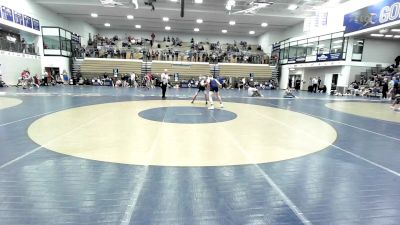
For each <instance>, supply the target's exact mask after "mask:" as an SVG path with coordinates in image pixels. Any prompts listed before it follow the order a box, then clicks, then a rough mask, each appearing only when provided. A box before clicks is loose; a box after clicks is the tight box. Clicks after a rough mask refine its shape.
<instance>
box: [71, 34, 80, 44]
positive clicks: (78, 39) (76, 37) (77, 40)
mask: <svg viewBox="0 0 400 225" xmlns="http://www.w3.org/2000/svg"><path fill="white" fill-rule="evenodd" d="M71 40H72V41H74V42H76V43H81V37H80V36H79V35H77V34H71Z"/></svg>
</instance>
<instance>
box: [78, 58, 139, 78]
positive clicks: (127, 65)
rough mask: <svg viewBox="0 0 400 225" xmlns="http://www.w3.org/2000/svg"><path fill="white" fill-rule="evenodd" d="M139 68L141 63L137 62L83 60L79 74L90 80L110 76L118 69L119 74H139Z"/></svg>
mask: <svg viewBox="0 0 400 225" xmlns="http://www.w3.org/2000/svg"><path fill="white" fill-rule="evenodd" d="M141 67H142V61H137V60H113V59H85V60H83V62H82V65H81V73H82V75H83V76H84V77H85V78H92V77H98V76H101V75H103V74H104V73H107V74H109V75H111V74H112V72H113V69H115V68H118V70H119V73H120V74H125V73H132V72H135V73H136V74H140V72H141Z"/></svg>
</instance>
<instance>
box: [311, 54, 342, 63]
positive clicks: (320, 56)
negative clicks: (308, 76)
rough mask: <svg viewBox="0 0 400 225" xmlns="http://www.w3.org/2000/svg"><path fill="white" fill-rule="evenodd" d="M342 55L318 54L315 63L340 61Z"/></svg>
mask: <svg viewBox="0 0 400 225" xmlns="http://www.w3.org/2000/svg"><path fill="white" fill-rule="evenodd" d="M342 54H343V53H331V54H318V55H317V61H318V62H324V61H335V60H341V59H342Z"/></svg>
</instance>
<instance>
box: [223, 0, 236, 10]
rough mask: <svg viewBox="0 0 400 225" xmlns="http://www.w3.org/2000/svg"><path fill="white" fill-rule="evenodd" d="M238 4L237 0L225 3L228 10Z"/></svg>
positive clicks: (229, 0)
mask: <svg viewBox="0 0 400 225" xmlns="http://www.w3.org/2000/svg"><path fill="white" fill-rule="evenodd" d="M235 6H236V1H235V0H228V2H227V3H226V5H225V8H226V10H229V11H231V10H232V8H233V7H235Z"/></svg>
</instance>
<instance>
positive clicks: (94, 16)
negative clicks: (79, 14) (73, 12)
mask: <svg viewBox="0 0 400 225" xmlns="http://www.w3.org/2000/svg"><path fill="white" fill-rule="evenodd" d="M90 16H91V17H93V18H97V17H99V15H98V14H97V13H92V14H90Z"/></svg>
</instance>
